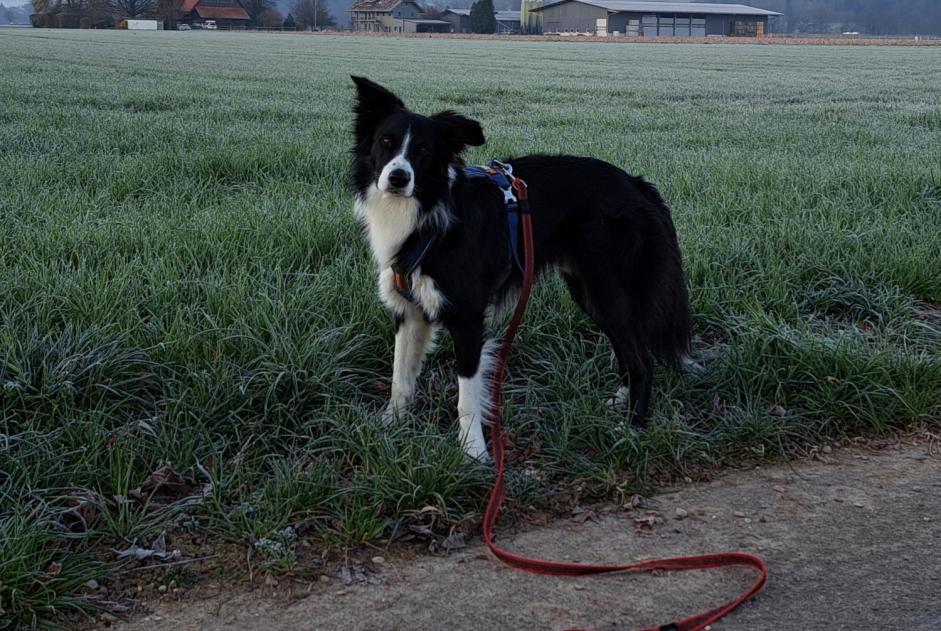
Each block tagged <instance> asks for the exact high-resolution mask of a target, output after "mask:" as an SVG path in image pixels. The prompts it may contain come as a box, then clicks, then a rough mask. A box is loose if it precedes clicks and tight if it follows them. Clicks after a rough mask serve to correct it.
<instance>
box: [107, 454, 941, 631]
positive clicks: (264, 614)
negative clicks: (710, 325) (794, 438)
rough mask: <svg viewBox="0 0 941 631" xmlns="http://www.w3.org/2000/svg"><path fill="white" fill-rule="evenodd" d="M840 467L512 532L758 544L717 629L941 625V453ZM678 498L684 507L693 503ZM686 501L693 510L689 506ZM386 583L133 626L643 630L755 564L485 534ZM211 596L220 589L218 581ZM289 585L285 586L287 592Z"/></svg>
mask: <svg viewBox="0 0 941 631" xmlns="http://www.w3.org/2000/svg"><path fill="white" fill-rule="evenodd" d="M821 457H822V458H824V459H825V460H827V461H828V462H821V461H817V460H815V461H806V462H798V463H794V464H792V465H782V466H774V467H767V468H758V469H754V470H750V471H739V472H730V473H727V474H724V475H722V476H721V477H719V478H717V479H715V480H714V481H712V482H709V483H704V484H691V485H686V486H683V487H680V488H676V489H673V490H669V491H667V492H665V493H663V494H661V495H659V496H657V497H656V498H654V499H652V500H650V501H649V502H648V506H645V507H644V508H650V509H653V510H656V511H658V513H659V515H660V516H661V518H662V521H659V522H658V523H656V524H655V525H654V526H653V528H652V529H649V528H646V527H642V526H640V525H638V524H637V523H635V519H636V518H638V517H640V516H642V515H643V512H642V509H635V510H634V511H614V512H609V513H607V514H602V515H600V516H599V517H598V519H597V521H595V520H591V519H589V520H586V521H583V522H578V521H576V520H562V521H557V522H554V523H552V524H550V525H549V526H547V527H544V528H535V529H532V530H528V531H525V532H521V533H518V534H515V535H505V536H504V541H503V543H504V544H506V545H507V546H508V547H510V548H511V549H512V550H514V551H518V552H521V553H527V554H530V555H542V556H543V558H554V559H561V560H572V561H591V562H615V561H623V560H629V559H637V558H643V557H650V556H664V555H677V554H693V553H702V552H711V551H719V550H726V549H731V550H744V551H751V552H755V553H757V554H759V555H761V556H763V557H764V558H765V559H766V561H767V562H768V566H769V573H770V578H769V583H768V586H767V587H766V589H765V591H764V592H762V593H761V594H760V595H759V596H758V597H757V599H756V600H754V601H753V602H751V603H748V604H746V605H745V606H744V607H742V608H741V609H739V610H738V611H736V612H734V613H733V614H731V615H730V616H729V617H728V618H727V619H726V620H725V621H722V622H721V623H719V624H717V625H715V628H716V629H721V630H723V631H755V630H772V629H773V630H775V631H783V630H788V629H795V630H797V629H800V630H818V629H819V630H828V631H829V630H836V629H847V630H849V629H852V630H854V631H864V630H873V631H876V630H889V629H906V630H907V631H938V630H939V629H941V456H939V455H938V454H937V448H935V453H934V454H932V453H930V450H929V446H928V445H925V444H921V445H896V446H892V447H886V448H883V449H880V450H857V449H839V450H836V451H834V452H832V453H830V454H826V455H822V456H821ZM678 509H680V510H679V511H678ZM683 511H685V512H686V515H685V516H683ZM384 566H385V567H384V569H385V570H386V571H387V577H386V579H385V581H384V582H383V583H382V584H381V585H364V586H360V585H353V586H350V587H342V586H341V583H340V581H331V582H329V583H315V584H314V585H313V586H312V587H311V589H310V591H309V592H305V591H303V590H301V591H302V593H303V597H300V595H299V594H298V593H297V590H294V593H293V594H292V595H291V597H287V596H285V595H284V594H283V593H279V592H278V588H273V589H272V588H271V587H268V588H265V589H261V588H259V589H256V590H254V591H250V590H247V589H246V590H238V589H236V590H233V589H232V588H231V587H228V588H221V587H220V588H219V589H218V590H217V591H216V593H215V594H212V593H210V594H208V596H207V597H206V598H204V599H201V600H198V601H196V602H185V601H184V602H169V601H163V602H160V601H158V602H152V603H148V606H149V607H150V609H151V613H150V614H149V615H140V616H138V617H137V618H136V619H135V620H133V621H132V622H130V623H124V624H120V625H118V628H120V629H123V630H125V631H132V630H134V631H145V630H156V629H161V630H162V629H201V630H207V631H216V630H219V631H222V630H223V629H225V630H232V631H236V630H249V629H251V630H254V629H264V630H265V631H281V630H284V631H287V630H291V631H294V630H298V629H344V630H351V631H352V630H360V629H362V630H367V629H368V630H386V629H388V630H392V629H400V630H403V631H404V630H429V631H431V630H434V631H441V630H450V629H455V630H458V629H467V630H477V629H514V630H518V631H527V630H530V629H533V630H535V629H540V630H541V629H564V628H566V627H568V626H590V627H591V628H593V629H597V630H607V629H633V628H637V627H640V626H647V625H652V624H662V623H666V622H669V621H671V620H673V619H675V618H678V617H682V616H683V615H686V614H689V613H691V612H693V611H695V610H699V609H701V608H707V607H709V606H712V605H715V604H718V603H719V602H721V601H723V600H725V599H727V598H728V597H730V596H732V595H733V594H737V593H738V592H739V591H740V590H742V589H743V588H744V586H745V585H746V584H747V582H748V581H749V580H750V578H751V574H748V573H747V572H746V571H744V570H719V571H710V572H690V573H686V574H669V575H667V574H665V575H660V576H650V575H634V576H608V577H603V578H583V579H556V578H547V577H539V576H532V575H528V574H524V573H520V572H517V571H513V570H510V569H507V568H505V567H504V566H502V565H501V564H500V563H499V562H497V561H495V560H494V559H492V558H491V557H490V556H489V554H488V552H487V551H486V549H484V548H483V547H482V546H481V545H480V544H479V541H477V542H475V543H473V544H472V545H470V546H469V547H468V548H466V549H464V550H462V551H460V552H458V553H455V554H452V555H451V556H449V557H430V556H425V557H419V558H417V559H412V560H409V561H405V560H403V561H401V562H395V561H387V562H386V563H385V564H384ZM210 591H211V590H210ZM279 594H280V595H279Z"/></svg>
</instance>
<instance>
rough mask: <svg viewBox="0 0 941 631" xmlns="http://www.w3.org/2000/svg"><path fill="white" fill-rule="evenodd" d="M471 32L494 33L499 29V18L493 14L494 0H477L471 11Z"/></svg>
mask: <svg viewBox="0 0 941 631" xmlns="http://www.w3.org/2000/svg"><path fill="white" fill-rule="evenodd" d="M470 29H471V33H485V34H488V35H493V34H494V33H495V32H496V31H497V18H496V17H494V15H493V0H477V2H475V3H474V4H473V5H472V6H471V11H470Z"/></svg>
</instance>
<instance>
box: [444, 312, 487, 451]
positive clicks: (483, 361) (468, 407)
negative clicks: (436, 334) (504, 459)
mask: <svg viewBox="0 0 941 631" xmlns="http://www.w3.org/2000/svg"><path fill="white" fill-rule="evenodd" d="M449 328H450V331H451V337H452V338H453V339H454V353H455V355H456V356H457V375H458V388H459V393H458V400H457V416H458V422H459V424H460V434H459V436H460V441H461V446H462V447H463V448H464V451H465V452H466V453H467V455H468V456H470V457H471V458H476V459H477V460H480V461H482V462H486V461H488V460H489V459H490V457H489V455H488V454H487V442H486V441H485V440H484V431H483V423H484V422H486V421H487V414H488V413H489V412H490V392H489V385H490V361H489V354H488V353H486V352H485V345H484V337H483V334H484V324H483V318H480V320H479V321H477V320H474V321H471V322H464V323H461V324H460V325H457V326H452V327H449Z"/></svg>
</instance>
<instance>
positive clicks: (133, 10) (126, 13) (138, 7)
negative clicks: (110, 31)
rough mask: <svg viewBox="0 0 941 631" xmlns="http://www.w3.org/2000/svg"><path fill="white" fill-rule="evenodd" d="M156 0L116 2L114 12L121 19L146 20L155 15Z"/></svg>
mask: <svg viewBox="0 0 941 631" xmlns="http://www.w3.org/2000/svg"><path fill="white" fill-rule="evenodd" d="M155 9H156V7H155V6H154V0H115V2H114V10H115V13H117V14H118V16H119V17H121V18H124V19H129V18H146V17H151V16H153V14H154V10H155Z"/></svg>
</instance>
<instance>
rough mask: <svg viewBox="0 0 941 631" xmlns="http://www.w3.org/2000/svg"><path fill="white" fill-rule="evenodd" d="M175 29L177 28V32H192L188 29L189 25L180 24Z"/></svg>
mask: <svg viewBox="0 0 941 631" xmlns="http://www.w3.org/2000/svg"><path fill="white" fill-rule="evenodd" d="M176 28H177V30H180V31H191V30H193V29H191V28H190V25H189V24H180V25H179V26H177V27H176Z"/></svg>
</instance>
